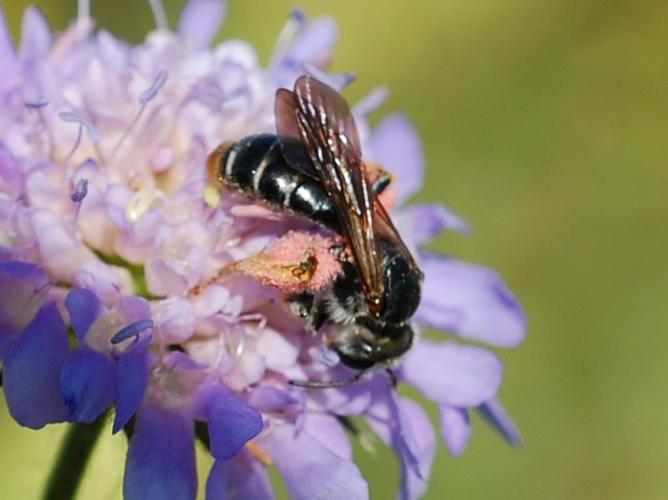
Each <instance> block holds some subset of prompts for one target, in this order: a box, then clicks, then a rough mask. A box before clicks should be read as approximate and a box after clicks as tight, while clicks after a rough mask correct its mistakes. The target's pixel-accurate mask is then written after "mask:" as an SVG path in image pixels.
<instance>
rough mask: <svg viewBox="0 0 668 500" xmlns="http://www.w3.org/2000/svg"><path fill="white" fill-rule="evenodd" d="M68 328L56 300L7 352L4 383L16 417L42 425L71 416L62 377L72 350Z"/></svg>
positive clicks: (33, 426)
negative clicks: (59, 383)
mask: <svg viewBox="0 0 668 500" xmlns="http://www.w3.org/2000/svg"><path fill="white" fill-rule="evenodd" d="M69 351H70V349H69V344H68V340H67V330H66V328H65V324H64V323H63V320H62V319H61V317H60V313H59V312H58V307H57V306H56V304H55V303H54V302H50V303H48V304H46V305H45V306H43V307H42V308H41V309H40V310H39V312H38V313H37V315H36V316H35V318H34V319H33V320H32V322H31V323H30V324H29V325H28V326H27V327H26V329H25V330H24V331H23V333H22V335H21V336H20V338H19V339H18V341H17V342H16V344H15V345H14V346H13V347H12V349H11V350H10V352H9V353H8V354H7V357H6V358H5V363H4V369H3V384H4V390H5V397H6V398H7V405H8V406H9V412H10V413H11V415H12V417H14V419H15V420H16V421H17V422H18V423H19V424H21V425H23V426H25V427H30V428H31V429H40V428H42V427H44V426H45V425H46V424H49V423H52V422H62V421H64V420H65V418H66V417H67V407H66V406H65V402H64V401H63V398H62V397H61V395H60V389H59V387H58V378H59V376H60V369H61V367H62V366H63V363H64V362H65V359H67V356H68V354H69Z"/></svg>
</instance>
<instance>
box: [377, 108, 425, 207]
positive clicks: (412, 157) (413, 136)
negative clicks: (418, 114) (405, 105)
mask: <svg viewBox="0 0 668 500" xmlns="http://www.w3.org/2000/svg"><path fill="white" fill-rule="evenodd" d="M369 146H370V149H371V153H372V157H373V159H374V160H375V161H377V162H378V163H380V164H381V165H383V166H384V167H385V168H387V169H388V170H389V171H390V172H392V173H393V174H394V175H395V176H396V177H397V184H396V185H397V189H398V192H399V200H400V201H404V200H406V199H407V198H408V197H409V196H411V195H412V194H414V193H415V192H416V191H417V190H418V189H420V187H421V186H422V183H423V175H424V174H423V167H424V154H423V153H422V144H421V142H420V138H419V137H418V135H417V133H416V132H415V129H414V128H413V125H412V124H411V123H410V122H409V121H408V119H407V118H406V117H405V116H404V115H402V114H394V115H390V116H388V117H387V118H385V119H384V120H383V121H382V122H380V124H379V125H378V127H376V129H375V130H374V132H373V134H372V135H371V141H370V144H369Z"/></svg>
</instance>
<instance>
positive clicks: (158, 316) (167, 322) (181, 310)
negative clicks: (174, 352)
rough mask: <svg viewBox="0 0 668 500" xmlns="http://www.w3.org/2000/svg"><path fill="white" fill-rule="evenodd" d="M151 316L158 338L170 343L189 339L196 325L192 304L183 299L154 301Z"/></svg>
mask: <svg viewBox="0 0 668 500" xmlns="http://www.w3.org/2000/svg"><path fill="white" fill-rule="evenodd" d="M153 317H154V319H155V322H156V325H157V330H158V332H160V338H161V339H164V340H165V341H167V342H170V343H171V342H175V343H178V342H183V341H185V340H187V339H189V338H190V337H191V336H192V335H193V334H194V333H195V328H196V327H197V319H196V318H195V314H194V311H193V305H192V303H191V302H190V301H188V300H185V299H180V298H173V299H167V300H162V301H160V302H154V303H153Z"/></svg>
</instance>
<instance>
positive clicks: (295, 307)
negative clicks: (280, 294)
mask: <svg viewBox="0 0 668 500" xmlns="http://www.w3.org/2000/svg"><path fill="white" fill-rule="evenodd" d="M286 302H287V305H288V309H289V310H290V312H291V313H292V314H294V315H295V316H297V317H299V318H302V319H304V320H305V326H306V329H307V330H308V331H309V333H311V334H313V335H315V333H316V330H317V329H316V328H314V327H315V325H314V324H313V315H314V312H315V308H314V296H313V294H312V293H309V292H302V293H299V294H296V295H291V296H290V297H288V298H287V300H286Z"/></svg>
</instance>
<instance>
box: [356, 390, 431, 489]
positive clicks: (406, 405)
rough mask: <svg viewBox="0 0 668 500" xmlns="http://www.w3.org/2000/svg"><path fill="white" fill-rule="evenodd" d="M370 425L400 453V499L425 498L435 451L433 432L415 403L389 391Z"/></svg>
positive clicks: (370, 418)
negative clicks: (423, 495)
mask: <svg viewBox="0 0 668 500" xmlns="http://www.w3.org/2000/svg"><path fill="white" fill-rule="evenodd" d="M368 422H369V425H370V426H371V428H372V429H373V430H374V432H376V434H378V436H379V437H380V438H381V439H382V440H383V441H384V442H385V443H386V444H387V445H390V446H392V447H393V448H394V449H395V451H396V453H397V456H398V458H399V461H400V464H401V490H400V495H399V496H400V498H402V499H413V498H419V497H420V496H422V494H423V493H424V491H425V490H426V488H427V481H428V479H429V475H430V473H431V467H432V463H433V460H434V453H435V450H436V440H435V436H434V431H433V429H432V428H431V423H430V422H429V419H428V418H427V416H426V415H425V413H424V411H423V410H422V409H421V408H420V406H419V405H417V404H416V403H414V402H413V401H411V400H409V399H405V398H401V397H398V396H396V395H395V394H394V393H393V392H391V391H386V394H385V395H383V396H382V397H381V398H379V399H378V400H377V401H376V403H375V404H374V406H373V408H372V409H371V411H370V412H369V413H368Z"/></svg>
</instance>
